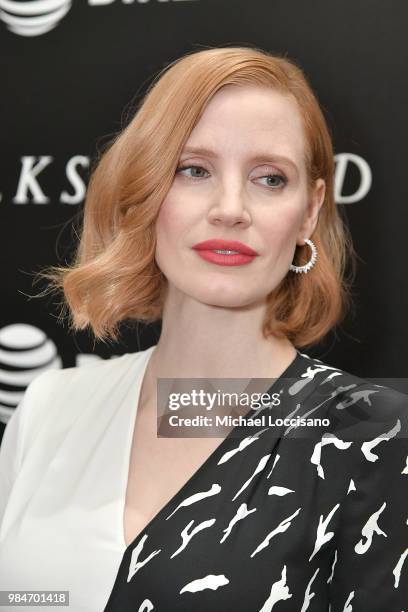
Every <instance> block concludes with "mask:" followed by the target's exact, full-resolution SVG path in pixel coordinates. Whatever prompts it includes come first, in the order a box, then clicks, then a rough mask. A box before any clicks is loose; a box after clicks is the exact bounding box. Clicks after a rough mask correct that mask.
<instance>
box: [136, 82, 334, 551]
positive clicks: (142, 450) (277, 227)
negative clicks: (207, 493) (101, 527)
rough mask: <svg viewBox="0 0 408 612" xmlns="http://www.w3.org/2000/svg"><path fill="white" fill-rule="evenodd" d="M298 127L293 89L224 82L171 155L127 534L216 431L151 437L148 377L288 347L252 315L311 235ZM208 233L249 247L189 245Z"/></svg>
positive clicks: (199, 457)
mask: <svg viewBox="0 0 408 612" xmlns="http://www.w3.org/2000/svg"><path fill="white" fill-rule="evenodd" d="M304 138H305V137H304V134H303V125H302V119H301V115H300V113H299V111H298V107H297V105H296V102H295V101H294V100H293V99H291V98H288V97H284V96H283V95H282V94H280V93H278V92H276V91H274V90H273V89H271V88H264V87H258V86H254V85H251V86H245V87H243V86H240V87H237V86H233V85H228V86H225V87H223V88H222V89H221V90H220V91H218V92H217V93H216V94H215V96H214V97H213V98H212V100H211V101H210V102H209V104H208V105H207V107H206V109H205V111H204V113H203V115H202V117H201V119H200V121H199V122H198V124H197V125H196V127H195V128H194V130H193V131H192V132H191V134H190V136H189V138H188V140H187V142H186V144H185V146H184V149H183V152H182V154H181V157H180V161H179V164H178V166H179V167H180V166H189V168H186V169H183V170H180V171H179V172H177V173H176V175H175V178H174V181H173V184H172V186H171V188H170V190H169V192H168V194H167V196H166V198H165V200H164V201H163V203H162V206H161V209H160V213H159V216H158V219H157V224H156V231H157V248H156V261H157V264H158V266H159V267H160V269H161V270H162V272H163V274H164V275H165V277H166V278H167V280H168V294H167V299H166V303H165V307H164V312H163V318H162V333H161V336H160V339H159V342H158V344H157V347H156V349H155V350H154V351H153V353H152V356H151V358H150V360H149V363H148V367H147V369H146V372H145V376H144V379H143V384H142V389H141V394H140V398H139V406H138V407H137V410H138V412H137V417H136V423H135V429H134V432H133V441H132V448H131V456H130V464H129V479H128V485H127V492H126V504H125V512H124V535H125V542H126V545H129V544H130V543H131V542H132V541H133V540H134V539H135V538H136V536H137V535H138V534H139V533H140V532H141V531H142V530H143V529H144V528H145V527H146V525H147V523H148V522H149V521H150V520H151V519H152V518H153V517H154V516H155V515H156V514H157V513H158V511H160V510H161V509H162V508H163V506H164V505H165V504H166V503H167V502H168V501H169V500H170V499H171V498H172V497H173V496H174V495H175V494H176V493H177V491H178V490H179V489H180V488H181V487H182V486H183V485H184V484H185V483H186V482H187V480H188V479H189V478H190V477H191V476H192V475H193V474H194V473H195V472H196V470H197V469H198V467H199V466H200V465H202V464H203V463H204V461H205V460H206V459H207V458H208V456H209V455H210V454H211V453H212V452H213V451H214V450H215V449H216V447H217V446H219V444H221V442H222V438H219V437H218V438H209V437H204V438H165V437H157V410H156V382H157V378H189V377H191V378H194V377H201V378H246V379H247V378H252V377H253V378H276V377H279V376H280V375H281V374H282V372H283V371H284V370H285V369H286V368H287V367H288V365H289V364H290V363H291V362H292V361H293V360H294V358H295V356H296V350H295V348H294V346H293V345H292V343H291V342H290V341H289V340H287V339H278V338H276V337H269V338H268V339H265V338H263V336H262V333H261V325H262V321H263V318H264V313H265V305H266V298H267V295H268V294H269V293H270V292H271V291H272V290H273V289H274V288H275V287H276V286H277V285H278V284H279V282H280V281H281V280H282V278H284V277H285V276H286V274H294V273H293V272H290V271H289V266H290V264H291V263H292V261H293V258H294V254H295V248H296V244H298V245H302V244H304V239H305V238H309V237H311V236H312V234H313V231H314V229H315V227H316V224H317V220H318V214H319V210H320V208H321V206H322V204H323V200H324V195H325V183H324V181H323V180H322V179H318V180H317V181H316V183H315V186H314V190H313V192H312V194H311V196H308V193H307V176H306V166H305V160H304V155H305V139H304ZM192 147H194V148H201V149H203V148H205V149H210V150H211V151H212V154H211V155H209V154H208V152H207V153H205V154H204V153H203V152H201V153H198V152H194V153H192V152H190V151H189V149H191V148H192ZM276 156H284V157H286V158H288V159H289V160H291V161H292V164H291V163H290V162H288V161H283V160H278V159H277V157H276ZM268 175H271V176H272V178H269V179H268V178H267V177H268ZM273 175H279V176H283V177H284V178H286V179H287V182H286V183H285V182H284V181H282V179H280V178H278V177H277V176H273ZM209 238H224V239H227V240H239V241H241V242H243V243H245V244H247V245H249V246H250V247H251V248H253V249H255V250H256V251H257V252H258V253H259V255H258V256H257V257H256V258H255V259H254V260H253V261H252V262H251V263H250V264H248V265H242V266H233V267H231V266H219V265H216V264H213V263H210V262H207V261H204V260H203V259H201V258H200V257H199V256H198V255H197V253H196V252H195V251H194V250H193V249H192V248H191V247H192V246H193V245H194V244H196V243H197V242H201V241H203V240H207V239H209ZM308 252H309V251H308ZM316 265H318V261H317V264H316ZM309 273H311V274H313V269H312V270H311V272H309Z"/></svg>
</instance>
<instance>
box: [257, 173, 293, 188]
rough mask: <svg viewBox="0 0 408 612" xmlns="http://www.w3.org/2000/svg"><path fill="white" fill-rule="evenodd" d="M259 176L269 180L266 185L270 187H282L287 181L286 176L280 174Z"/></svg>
mask: <svg viewBox="0 0 408 612" xmlns="http://www.w3.org/2000/svg"><path fill="white" fill-rule="evenodd" d="M259 178H261V179H267V180H268V181H271V182H269V183H268V184H267V185H266V186H267V187H271V188H272V189H279V188H281V187H284V186H285V185H286V183H287V182H288V181H287V178H286V177H284V176H283V175H282V174H268V175H267V176H261V177H259Z"/></svg>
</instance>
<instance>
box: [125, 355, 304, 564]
mask: <svg viewBox="0 0 408 612" xmlns="http://www.w3.org/2000/svg"><path fill="white" fill-rule="evenodd" d="M156 346H157V345H156V344H155V345H153V346H151V347H149V348H148V349H146V350H145V351H144V353H145V355H144V361H143V363H142V364H141V371H140V372H139V373H138V378H139V380H138V383H137V384H136V389H135V388H134V387H132V388H131V391H130V393H129V395H130V397H127V398H126V399H127V401H130V402H131V406H132V407H133V412H132V409H131V412H130V414H131V418H130V428H131V431H130V434H129V436H128V443H127V445H126V457H125V484H124V490H123V492H122V496H121V502H122V503H121V520H120V528H121V541H122V545H121V548H122V552H123V554H124V555H125V554H126V552H127V551H128V550H129V549H130V548H133V547H134V546H135V543H136V542H137V540H138V539H139V538H141V537H143V535H145V534H146V532H147V531H148V530H149V529H150V528H151V527H152V525H153V524H154V523H156V522H157V521H158V520H159V519H160V518H161V517H162V516H163V515H164V513H165V512H166V511H168V509H169V507H170V505H173V504H175V505H177V502H178V500H179V499H180V498H181V497H182V496H184V495H185V491H186V490H187V489H188V488H189V487H191V486H192V485H193V484H194V483H195V481H196V480H197V479H198V478H199V477H200V476H201V474H202V473H203V471H204V470H206V469H207V467H208V466H209V465H211V463H212V462H213V461H214V459H215V457H218V455H220V454H221V455H222V454H223V453H224V448H225V447H226V446H227V445H228V444H229V443H230V440H231V439H232V438H237V436H236V435H235V432H236V431H237V430H239V429H242V426H240V425H237V426H235V427H233V428H232V429H231V431H230V432H229V433H228V434H227V436H226V437H225V438H224V439H223V440H222V441H221V443H220V444H219V445H218V446H217V447H216V448H215V449H214V450H213V451H211V453H210V454H209V455H208V457H207V459H205V461H204V462H203V463H202V464H201V465H200V466H199V467H198V468H197V469H196V471H195V472H194V473H193V474H192V475H191V476H190V477H189V478H188V480H187V481H186V482H185V483H184V484H183V485H182V486H181V487H180V488H179V489H178V490H177V492H176V493H175V494H174V495H173V496H172V497H171V498H170V499H169V500H168V501H167V502H166V503H165V504H164V506H162V508H161V509H160V510H158V512H156V514H155V515H154V516H153V517H152V518H151V519H150V520H149V522H148V523H146V525H145V526H144V527H143V529H142V530H141V531H140V532H139V533H138V534H137V535H136V536H135V537H134V538H133V540H132V541H131V542H130V543H129V544H126V539H125V506H126V493H127V487H128V481H129V472H130V459H131V450H132V442H133V433H134V428H135V425H136V415H137V412H138V407H139V399H140V393H141V389H142V384H143V380H144V376H145V373H146V370H147V366H148V364H149V362H150V359H151V355H152V353H153V351H154V349H155V348H156ZM295 350H296V355H295V357H294V358H293V360H292V361H291V362H290V364H289V365H288V366H287V367H286V368H285V370H284V371H283V372H282V374H281V375H280V376H278V377H277V378H276V379H275V380H274V382H273V383H272V385H270V386H269V388H268V390H267V391H268V392H269V391H270V389H271V388H272V386H273V387H276V386H277V384H278V382H279V381H280V380H281V379H282V378H286V377H291V376H294V375H296V372H297V371H298V365H299V364H300V363H301V362H303V361H304V359H305V358H308V356H307V355H303V354H302V353H300V351H299V350H298V349H295ZM132 356H135V357H136V356H137V359H139V356H140V354H138V353H133V354H132ZM133 365H134V361H133V360H132V367H131V368H130V370H131V372H132V373H133V374H134V373H135V372H134V367H133ZM137 365H138V366H139V368H140V364H139V363H138V364H137ZM133 384H134V379H133ZM132 391H134V393H132ZM135 406H136V409H135V408H134V407H135ZM251 412H252V408H250V409H249V410H248V411H247V412H246V413H245V414H244V417H245V418H246V417H248V416H249V415H250V414H251Z"/></svg>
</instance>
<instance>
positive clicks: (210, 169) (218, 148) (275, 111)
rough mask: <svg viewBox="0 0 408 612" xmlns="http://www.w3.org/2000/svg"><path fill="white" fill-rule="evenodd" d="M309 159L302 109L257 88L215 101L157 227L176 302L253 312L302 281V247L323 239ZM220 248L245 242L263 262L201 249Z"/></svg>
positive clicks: (232, 89)
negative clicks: (317, 235)
mask: <svg viewBox="0 0 408 612" xmlns="http://www.w3.org/2000/svg"><path fill="white" fill-rule="evenodd" d="M304 156H305V140H304V134H303V126H302V120H301V116H300V114H299V111H298V108H297V104H296V102H295V101H294V100H293V99H291V98H289V97H286V96H283V95H282V94H280V93H278V92H276V91H274V90H272V89H269V88H264V87H257V86H248V87H247V86H245V87H241V86H240V87H237V86H234V85H227V86H224V87H223V88H222V89H221V90H219V91H218V92H217V93H216V94H215V96H214V97H213V98H212V99H211V101H210V102H209V103H208V105H207V107H206V109H205V111H204V113H203V115H202V117H201V119H200V121H199V122H198V123H197V125H196V126H195V128H194V130H193V131H192V132H191V134H190V136H189V138H188V140H187V142H186V144H185V147H184V149H183V151H182V154H181V156H180V161H179V164H178V170H177V172H176V174H175V177H174V181H173V184H172V186H171V188H170V190H169V191H168V193H167V196H166V198H165V199H164V201H163V203H162V206H161V209H160V212H159V216H158V219H157V223H156V233H157V247H156V262H157V264H158V266H159V267H160V269H161V271H162V272H163V274H164V275H165V277H166V278H167V280H168V282H169V289H170V292H172V291H173V290H174V289H177V290H178V291H180V292H182V293H183V294H186V295H187V296H189V297H190V298H192V299H194V300H198V301H200V302H203V303H206V304H208V305H213V306H223V307H239V306H247V305H250V304H253V303H255V302H258V303H259V301H261V302H262V301H264V300H265V298H266V297H267V295H268V294H269V293H270V292H271V291H272V290H273V289H275V287H276V286H277V285H278V284H279V283H280V281H281V280H282V279H283V278H284V277H285V276H286V274H294V273H293V272H291V271H289V266H290V264H291V263H292V261H293V256H294V252H295V248H296V243H298V244H304V238H309V237H310V236H311V234H312V233H313V230H314V227H315V225H316V222H317V216H318V212H319V209H320V206H321V204H322V202H323V198H324V189H325V185H324V181H323V180H322V179H319V181H318V182H317V183H316V189H315V191H314V194H313V195H312V197H309V198H308V194H307V176H306V167H305V160H304ZM268 177H269V178H268ZM210 239H221V240H226V241H232V240H234V241H239V242H241V243H243V244H245V245H247V246H248V247H250V248H251V249H253V250H254V251H255V252H256V253H257V255H256V256H253V257H248V256H247V257H245V256H244V257H242V256H239V255H228V254H224V255H218V256H217V255H214V252H213V249H211V248H209V249H208V250H207V251H199V250H197V249H195V248H193V247H194V246H195V245H197V244H198V243H201V242H203V241H206V240H210ZM225 248H226V249H227V250H237V249H231V248H230V249H228V246H226V247H225ZM307 249H308V247H307ZM308 252H310V250H309V249H308ZM234 257H235V260H234V259H233V258H234ZM229 258H230V259H229ZM232 263H238V265H231V264H232ZM222 264H224V265H222ZM225 264H227V265H225ZM228 264H230V265H228ZM317 265H318V264H317ZM309 274H313V270H312V271H311V272H309Z"/></svg>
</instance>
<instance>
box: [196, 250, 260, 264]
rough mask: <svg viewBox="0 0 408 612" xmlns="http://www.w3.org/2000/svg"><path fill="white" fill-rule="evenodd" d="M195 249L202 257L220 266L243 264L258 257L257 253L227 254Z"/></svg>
mask: <svg viewBox="0 0 408 612" xmlns="http://www.w3.org/2000/svg"><path fill="white" fill-rule="evenodd" d="M195 251H196V253H197V255H199V256H200V257H201V258H202V259H205V260H206V261H209V262H211V263H214V264H217V265H219V266H242V265H245V264H248V263H250V262H251V261H252V260H253V259H255V257H256V256H255V255H247V254H246V253H234V254H232V255H227V254H223V253H216V252H214V251H210V250H208V251H207V250H203V249H195Z"/></svg>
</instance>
